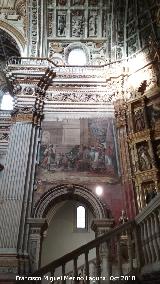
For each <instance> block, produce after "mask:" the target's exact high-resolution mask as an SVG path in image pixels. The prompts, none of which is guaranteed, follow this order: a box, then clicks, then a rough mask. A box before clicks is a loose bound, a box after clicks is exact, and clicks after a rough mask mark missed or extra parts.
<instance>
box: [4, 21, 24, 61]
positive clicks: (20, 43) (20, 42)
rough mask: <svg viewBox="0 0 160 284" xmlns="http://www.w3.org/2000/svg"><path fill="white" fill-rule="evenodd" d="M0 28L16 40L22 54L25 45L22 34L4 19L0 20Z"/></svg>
mask: <svg viewBox="0 0 160 284" xmlns="http://www.w3.org/2000/svg"><path fill="white" fill-rule="evenodd" d="M0 29H2V30H3V31H5V32H6V33H8V34H9V35H10V36H11V37H12V38H13V39H14V40H15V41H16V42H17V45H18V47H19V49H20V53H21V56H23V53H24V49H25V47H26V39H25V37H24V36H23V34H22V33H21V32H20V31H18V30H17V29H16V28H15V27H13V26H11V25H10V24H8V23H7V22H6V21H3V20H0Z"/></svg>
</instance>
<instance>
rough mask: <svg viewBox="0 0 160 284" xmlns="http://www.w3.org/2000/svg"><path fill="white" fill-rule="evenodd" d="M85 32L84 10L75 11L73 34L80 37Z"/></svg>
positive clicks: (73, 15)
mask: <svg viewBox="0 0 160 284" xmlns="http://www.w3.org/2000/svg"><path fill="white" fill-rule="evenodd" d="M83 34H84V15H83V11H75V12H73V14H72V36H75V37H80V36H83Z"/></svg>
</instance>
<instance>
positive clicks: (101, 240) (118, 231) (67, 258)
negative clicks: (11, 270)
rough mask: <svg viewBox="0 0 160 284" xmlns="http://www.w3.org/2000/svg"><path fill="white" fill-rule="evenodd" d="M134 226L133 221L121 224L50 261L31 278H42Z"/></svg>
mask: <svg viewBox="0 0 160 284" xmlns="http://www.w3.org/2000/svg"><path fill="white" fill-rule="evenodd" d="M134 225H135V222H134V221H129V222H126V223H125V224H122V225H120V226H118V227H116V228H114V229H112V230H111V231H109V232H107V233H105V234H103V235H102V236H99V237H97V238H96V239H94V240H92V241H90V242H89V243H87V244H85V245H83V246H81V247H79V248H78V249H75V250H73V251H72V252H70V253H68V254H66V255H64V256H62V257H60V258H58V259H56V260H54V261H52V262H51V263H49V264H47V265H45V266H44V267H42V268H41V269H39V270H38V271H36V272H35V273H33V276H43V275H45V274H46V273H48V272H49V271H50V268H51V267H52V268H54V269H56V268H58V267H60V266H61V265H63V264H65V263H67V262H69V261H71V260H73V259H75V258H77V257H78V256H80V255H82V254H84V253H85V252H86V251H87V252H89V251H90V250H91V249H93V248H96V247H97V246H99V245H100V244H101V243H104V242H107V241H109V240H110V239H111V238H113V237H114V236H117V235H118V236H120V235H121V233H122V232H124V231H125V230H129V229H131V228H133V226H134Z"/></svg>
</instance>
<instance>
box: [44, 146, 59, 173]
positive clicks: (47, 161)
mask: <svg viewBox="0 0 160 284" xmlns="http://www.w3.org/2000/svg"><path fill="white" fill-rule="evenodd" d="M43 155H44V158H43V160H42V163H41V166H42V167H43V168H45V169H47V170H48V171H50V169H51V163H52V162H53V161H54V160H55V155H56V148H55V147H54V146H53V145H52V144H49V145H48V146H47V148H46V149H45V150H44V153H43Z"/></svg>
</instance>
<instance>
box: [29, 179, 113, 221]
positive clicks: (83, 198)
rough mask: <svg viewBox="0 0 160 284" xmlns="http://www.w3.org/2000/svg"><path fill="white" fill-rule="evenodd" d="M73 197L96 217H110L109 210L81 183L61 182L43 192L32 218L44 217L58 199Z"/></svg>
mask: <svg viewBox="0 0 160 284" xmlns="http://www.w3.org/2000/svg"><path fill="white" fill-rule="evenodd" d="M67 199H73V200H76V201H80V202H83V203H84V204H85V205H86V206H87V207H88V208H89V209H90V210H91V212H92V213H93V216H94V217H95V218H96V219H104V218H110V217H111V211H110V209H109V208H108V206H106V205H104V204H103V203H102V202H101V200H100V199H99V198H98V197H97V196H96V195H95V194H94V193H93V192H92V191H90V190H89V189H88V188H86V187H84V186H81V185H68V184H62V185H58V186H56V187H53V188H51V189H50V190H49V191H47V192H46V193H44V194H43V195H42V196H41V198H40V200H39V201H38V202H37V203H36V205H35V207H34V213H33V215H34V216H33V217H34V218H46V217H47V214H48V212H49V211H50V210H51V208H52V207H55V206H56V204H57V203H58V202H60V201H64V200H67Z"/></svg>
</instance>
